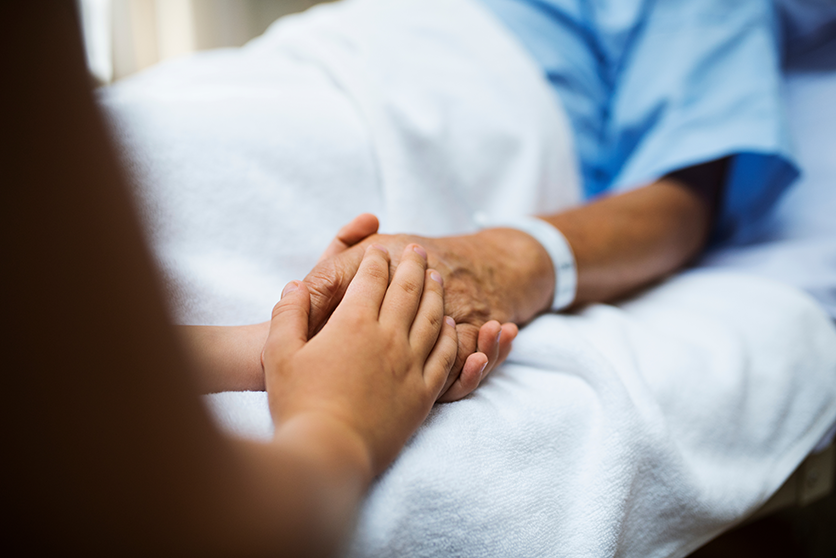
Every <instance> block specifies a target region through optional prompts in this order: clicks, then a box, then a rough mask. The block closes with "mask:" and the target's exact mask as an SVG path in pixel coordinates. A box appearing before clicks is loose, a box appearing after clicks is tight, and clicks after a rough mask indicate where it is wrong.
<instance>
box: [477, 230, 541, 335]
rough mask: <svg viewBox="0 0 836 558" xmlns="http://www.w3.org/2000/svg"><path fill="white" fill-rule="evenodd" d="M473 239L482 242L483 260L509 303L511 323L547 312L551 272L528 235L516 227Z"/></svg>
mask: <svg viewBox="0 0 836 558" xmlns="http://www.w3.org/2000/svg"><path fill="white" fill-rule="evenodd" d="M477 236H478V237H479V238H480V240H481V241H482V242H484V243H485V252H484V254H485V258H489V259H490V260H491V261H492V262H493V263H492V266H493V267H494V268H495V269H494V272H495V273H494V274H493V275H494V277H496V280H497V281H500V282H501V287H502V289H503V291H504V292H503V294H504V296H506V297H508V298H509V299H510V300H511V306H512V312H511V313H512V316H511V320H510V321H513V322H515V323H517V324H524V323H526V322H528V321H530V320H531V319H532V318H534V317H535V316H536V315H537V314H540V313H542V312H545V311H548V310H549V309H550V308H551V306H552V302H553V298H554V289H555V273H554V267H553V265H552V261H551V258H550V256H549V253H548V251H547V250H546V249H545V248H544V247H543V245H542V244H541V243H540V242H539V241H538V240H537V239H535V238H534V237H533V236H532V235H530V234H528V233H526V232H523V231H522V230H520V229H518V228H509V227H494V228H488V229H484V230H482V231H480V232H478V233H477Z"/></svg>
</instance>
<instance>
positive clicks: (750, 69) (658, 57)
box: [599, 0, 798, 242]
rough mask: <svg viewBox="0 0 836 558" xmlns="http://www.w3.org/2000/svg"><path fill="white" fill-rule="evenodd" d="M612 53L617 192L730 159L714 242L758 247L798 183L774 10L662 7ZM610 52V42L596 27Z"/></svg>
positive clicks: (702, 4) (710, 3) (708, 3)
mask: <svg viewBox="0 0 836 558" xmlns="http://www.w3.org/2000/svg"><path fill="white" fill-rule="evenodd" d="M650 7H651V9H648V10H646V11H645V12H644V14H643V17H642V19H641V21H638V22H637V25H636V26H635V27H634V28H633V35H632V37H631V38H630V41H629V45H627V48H626V49H622V51H621V53H617V52H615V51H613V52H611V53H610V54H611V60H612V61H613V62H614V63H615V64H617V65H618V67H617V68H615V69H614V70H613V71H614V74H615V76H616V79H615V81H614V84H615V87H614V89H613V93H612V100H611V106H610V117H609V122H608V131H607V134H606V135H607V137H608V142H607V143H608V144H609V145H608V146H607V153H608V157H607V159H608V160H607V161H606V163H605V165H606V166H607V167H608V170H609V171H610V172H611V173H612V174H611V176H612V177H613V179H612V183H611V187H610V189H611V190H613V191H623V190H626V189H630V188H633V187H636V186H640V185H642V184H646V183H648V182H650V181H653V180H655V179H657V178H660V177H662V176H664V175H665V174H667V173H669V172H672V171H674V170H677V169H680V168H684V167H688V166H691V165H695V164H699V163H703V162H707V161H710V160H713V159H718V158H721V157H725V156H731V157H732V161H731V165H730V167H729V175H728V177H727V182H726V185H725V191H724V194H723V198H722V202H721V207H720V213H719V215H718V219H717V227H716V230H715V231H714V239H715V240H729V239H733V240H734V241H736V242H746V241H747V240H751V238H750V237H751V236H752V235H753V234H755V232H756V231H757V227H755V224H756V222H757V220H758V219H759V218H760V217H762V216H763V215H764V214H765V213H766V212H767V211H768V210H769V208H770V207H771V206H772V205H773V204H774V203H775V201H776V200H777V199H778V197H779V196H780V195H781V193H782V192H783V191H784V190H785V189H786V188H787V186H788V185H789V184H790V183H792V181H793V180H794V179H795V178H796V177H797V175H798V171H797V169H796V166H795V164H794V161H793V156H792V153H791V147H790V140H789V132H788V126H787V122H786V118H785V114H784V108H783V99H782V80H781V70H780V50H779V44H778V34H777V23H776V19H775V14H774V7H773V4H772V2H769V1H766V0H746V1H738V2H728V1H727V0H693V1H684V0H680V1H676V0H660V1H657V2H653V3H652V5H651V6H650ZM599 33H601V44H602V45H603V46H604V48H605V49H606V46H607V44H608V40H609V37H608V36H607V34H606V30H605V29H601V28H599Z"/></svg>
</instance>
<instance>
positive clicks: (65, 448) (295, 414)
mask: <svg viewBox="0 0 836 558" xmlns="http://www.w3.org/2000/svg"><path fill="white" fill-rule="evenodd" d="M0 21H4V22H8V23H9V24H8V25H6V26H5V30H4V33H3V34H2V35H0V56H2V57H3V62H4V64H3V67H4V68H5V69H6V78H7V83H8V86H7V87H5V88H4V89H3V91H2V93H0V95H1V96H2V99H0V101H2V104H0V110H2V125H1V126H0V137H2V145H0V166H2V168H3V171H4V178H3V180H4V182H3V188H2V189H1V191H2V203H0V211H2V218H0V223H2V225H0V226H2V227H3V238H5V239H7V243H8V251H7V253H6V255H5V256H6V266H7V267H6V269H7V272H6V273H5V274H4V275H5V281H6V283H5V285H6V293H7V300H8V303H7V307H6V308H7V313H6V314H5V318H6V320H7V323H8V324H12V325H13V328H12V331H10V332H9V333H8V334H7V336H5V338H4V344H5V346H4V360H5V366H4V370H6V371H7V372H8V373H7V375H6V376H7V378H6V381H7V385H6V389H7V390H8V392H9V393H11V394H13V395H14V396H13V397H9V398H7V399H8V401H7V404H5V405H4V406H3V412H4V423H5V424H6V426H7V432H8V434H7V437H6V452H7V454H8V455H9V459H8V460H7V463H8V468H9V470H8V471H7V479H9V481H11V482H8V486H7V488H6V490H5V494H6V496H5V498H6V500H5V501H6V504H7V505H8V506H10V507H11V508H12V509H14V510H15V512H14V514H13V517H12V519H11V520H10V523H9V524H8V525H7V531H6V532H7V539H9V540H8V541H7V543H6V546H7V547H9V546H10V547H11V548H12V553H13V554H15V555H18V554H32V555H52V554H62V555H64V554H69V555H76V554H79V555H98V554H106V555H114V554H120V553H124V552H125V550H126V549H129V552H130V553H135V554H153V555H167V554H171V555H235V556H242V555H243V556H250V555H262V554H264V555H277V554H279V555H288V556H320V555H327V554H329V553H332V552H333V551H334V550H335V549H336V548H337V546H338V545H339V543H340V541H341V540H342V537H343V535H344V534H345V532H346V531H347V529H348V528H349V527H350V525H351V521H352V517H353V514H354V511H355V509H356V506H357V504H358V502H359V500H360V498H361V497H362V495H363V494H364V492H365V490H366V488H367V487H368V484H369V483H370V482H371V480H372V478H373V476H374V475H376V474H379V473H380V471H381V470H382V469H383V468H384V467H385V466H386V465H387V464H388V463H389V461H390V460H391V459H392V458H393V456H394V454H395V453H396V452H397V450H398V449H399V448H400V445H401V444H402V443H403V441H404V440H405V439H406V438H407V437H408V436H409V434H410V433H411V432H412V430H413V429H414V428H415V427H416V426H417V424H418V423H419V422H420V421H421V420H422V419H423V417H424V416H426V413H427V412H428V411H429V409H430V407H431V405H432V403H433V401H434V400H435V397H436V396H437V394H438V391H439V390H440V389H441V385H442V384H443V383H444V380H445V379H446V372H447V370H449V364H450V363H451V362H452V360H453V358H454V355H455V347H454V346H455V343H456V341H455V339H456V338H455V333H454V328H453V326H452V325H450V323H449V322H447V321H446V320H444V318H443V314H442V313H441V307H442V306H443V301H442V299H441V296H442V295H441V283H440V282H439V281H437V280H435V279H433V278H432V276H431V275H430V272H429V271H426V263H425V261H424V259H423V258H421V257H419V256H418V255H417V253H416V252H414V251H413V252H412V253H411V254H407V256H403V255H402V254H398V256H399V259H400V260H401V261H405V262H406V263H407V264H408V265H407V266H406V267H405V266H400V267H398V271H397V272H396V273H397V274H396V276H395V280H394V281H393V283H392V285H393V287H392V288H391V289H389V290H386V284H387V283H388V275H386V276H384V275H383V274H382V273H381V272H380V271H379V270H378V271H377V272H375V270H374V269H372V266H371V265H366V264H361V269H360V271H359V272H358V274H357V280H356V281H354V282H352V283H351V287H350V290H351V289H354V290H356V291H361V292H362V291H373V292H374V293H376V295H375V296H377V297H378V298H377V299H375V298H374V297H371V296H369V297H366V296H362V294H360V295H358V296H351V292H349V294H347V295H346V302H347V303H349V304H353V305H357V304H366V305H367V310H366V313H365V314H363V316H362V317H360V318H357V315H358V314H357V312H353V311H351V312H343V314H348V315H349V317H348V318H346V319H345V320H343V319H342V318H341V314H340V310H339V308H338V309H337V311H336V312H335V314H334V319H335V324H334V325H333V326H331V325H330V324H329V326H326V328H324V329H323V331H322V332H321V335H320V336H317V339H316V340H314V341H312V342H310V343H309V342H308V341H307V332H306V327H304V325H300V324H301V320H303V319H304V316H305V315H306V313H307V309H308V304H309V300H308V299H307V298H306V295H307V291H306V290H305V289H304V288H297V289H295V290H291V291H289V292H288V294H287V295H286V296H285V298H284V299H283V300H282V301H281V302H280V303H279V304H278V305H277V307H276V310H275V312H274V318H273V321H272V323H271V332H270V334H269V335H270V339H269V340H268V343H267V347H266V349H265V356H264V366H265V370H266V375H267V385H268V389H269V390H270V397H271V411H272V413H273V416H274V419H275V422H276V435H275V439H274V440H273V441H272V442H271V443H266V444H258V443H252V442H243V441H239V440H235V439H231V438H228V437H226V436H223V435H222V434H220V433H219V432H218V431H217V429H216V428H215V426H214V424H213V423H212V421H211V420H210V418H209V416H208V414H207V412H206V410H205V408H204V406H203V405H202V404H201V402H200V401H199V399H198V398H197V397H196V395H195V393H196V391H197V387H196V384H195V382H194V381H193V378H191V377H190V376H189V374H188V372H189V371H190V370H191V369H192V364H191V362H190V361H189V360H188V358H187V357H186V355H185V352H184V350H183V349H182V347H181V344H180V342H179V341H180V338H179V337H178V336H177V335H176V333H175V331H174V328H173V326H171V324H170V322H169V320H168V316H167V313H166V308H165V302H164V300H163V297H162V289H161V288H160V282H159V280H158V279H159V278H158V276H157V272H156V270H155V268H154V266H153V263H152V258H151V257H150V254H149V253H148V250H147V248H146V246H145V244H144V242H143V238H142V234H141V232H140V227H139V224H138V220H137V218H136V216H135V214H134V212H133V210H132V206H131V205H132V204H131V200H130V196H129V194H128V189H127V188H126V187H125V183H124V179H123V177H122V175H121V171H120V169H119V167H118V165H117V163H116V158H115V157H114V154H113V151H112V149H111V146H110V145H109V143H108V141H107V137H106V133H105V129H104V125H103V122H102V118H101V116H100V115H99V114H98V112H97V110H96V107H95V104H94V102H93V97H92V94H91V91H90V87H89V83H88V77H87V75H86V69H85V65H84V59H83V53H82V48H81V39H80V36H79V32H78V25H77V21H76V19H75V3H74V2H72V1H71V0H66V1H57V0H56V1H34V0H33V1H30V2H3V3H0ZM374 250H375V249H371V251H372V252H374ZM372 257H374V258H377V268H380V267H381V265H382V266H383V267H385V268H387V269H388V256H386V255H385V253H384V252H382V251H380V250H377V251H376V253H373V254H372ZM364 261H365V260H364ZM381 261H382V262H385V263H383V264H381ZM364 266H365V267H364ZM402 268H403V269H404V270H405V271H403V272H402V271H401V269H402ZM364 270H366V271H364ZM406 283H408V284H410V285H411V287H409V288H404V284H406ZM419 283H420V285H421V289H418V288H417V287H416V285H418V284H419ZM297 287H298V285H297ZM399 288H400V291H399V290H398V289H399ZM392 292H395V293H398V294H401V293H408V294H409V296H399V297H395V300H394V302H392V303H391V304H389V305H388V306H387V302H390V300H391V299H390V297H389V294H390V293H392ZM381 293H384V294H381ZM375 302H376V303H377V304H378V306H379V319H378V317H377V313H376V312H374V311H373V310H370V309H369V308H372V306H373V304H375ZM372 314H375V317H374V319H372V317H371V316H372ZM294 316H295V317H296V319H293V317H294ZM352 317H353V318H352ZM352 319H354V321H353V322H352V321H351V320H352ZM346 323H348V324H349V325H351V326H352V327H346ZM359 333H364V334H368V335H371V336H372V337H373V338H375V339H378V340H380V339H382V338H385V339H386V340H387V341H388V343H386V344H385V349H383V348H381V349H380V353H377V354H375V353H369V349H368V348H365V349H364V351H365V352H364V351H361V350H360V348H359V347H358V346H357V345H358V343H357V341H356V339H355V337H356V335H357V334H359ZM374 336H376V337H374ZM436 340H437V341H436ZM280 341H281V343H280ZM285 341H288V342H289V344H286V343H285ZM314 342H316V344H317V345H313V343H314ZM317 355H320V356H324V357H329V358H332V359H333V356H334V355H339V356H340V357H341V361H340V363H339V364H340V365H339V366H334V363H333V362H332V361H327V362H326V361H321V360H318V356H317ZM369 361H371V362H369ZM360 363H362V365H361V364H360ZM383 363H396V365H394V366H392V367H391V368H386V369H385V370H383V371H381V370H380V366H381V365H382V364H383ZM302 372H304V374H303V373H302ZM364 373H368V374H371V373H374V374H375V377H374V381H370V380H371V379H370V378H369V377H368V376H363V374H364ZM335 377H336V378H335ZM337 380H339V381H342V382H343V385H344V384H345V383H346V382H350V383H351V385H350V386H346V389H345V390H341V391H340V394H339V396H335V394H334V392H333V390H331V391H329V386H331V385H337V384H335V383H334V382H336V381H337ZM271 386H275V387H276V389H275V390H274V389H273V388H272V387H271ZM274 393H278V395H277V396H276V397H274ZM370 399H372V400H374V402H375V405H372V404H371V400H370ZM380 401H384V402H385V403H386V404H384V405H382V406H381V405H379V404H378V403H379V402H380ZM372 407H373V408H374V409H375V411H374V413H369V412H368V409H369V408H372ZM384 419H385V420H384Z"/></svg>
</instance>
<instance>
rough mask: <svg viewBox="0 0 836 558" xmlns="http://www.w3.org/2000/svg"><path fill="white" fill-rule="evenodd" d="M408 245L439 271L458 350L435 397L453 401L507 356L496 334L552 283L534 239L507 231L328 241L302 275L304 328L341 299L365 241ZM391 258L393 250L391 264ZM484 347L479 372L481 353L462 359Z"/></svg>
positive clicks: (543, 298)
mask: <svg viewBox="0 0 836 558" xmlns="http://www.w3.org/2000/svg"><path fill="white" fill-rule="evenodd" d="M375 228H376V227H375ZM410 243H418V244H420V245H421V246H423V247H425V248H426V250H427V252H428V255H429V258H428V261H429V265H430V266H431V267H432V268H433V269H436V270H438V271H439V273H441V275H442V277H443V279H444V296H445V314H447V315H449V316H451V317H452V318H453V319H454V320H456V323H457V326H456V329H457V333H458V338H459V352H458V355H457V359H456V364H455V366H454V368H453V373H452V374H451V376H450V379H449V380H448V383H447V385H446V386H445V388H444V392H443V395H442V397H441V398H440V399H439V401H454V400H457V399H460V398H461V397H464V396H465V395H467V394H468V393H470V392H471V391H472V390H473V389H475V388H476V386H478V384H479V382H480V381H481V379H483V378H484V376H485V375H486V374H487V373H488V372H490V368H491V367H492V366H495V364H496V363H497V362H501V361H502V360H504V358H505V356H507V352H508V350H510V343H508V344H507V347H502V348H500V343H499V338H500V336H503V338H505V337H508V338H510V339H513V337H514V336H516V332H517V329H516V327H515V326H514V323H517V324H522V323H525V322H527V321H529V320H530V319H531V318H533V317H534V316H535V315H536V314H537V313H539V312H541V311H543V310H545V309H546V308H547V307H548V305H549V301H550V300H551V296H552V292H553V289H554V275H553V271H552V267H551V263H550V260H549V258H548V255H547V254H546V253H545V250H543V248H542V247H541V246H540V245H539V243H537V241H535V240H534V239H532V238H531V237H530V236H528V235H526V234H525V233H521V232H520V231H516V230H512V229H488V230H485V231H482V232H480V233H476V234H473V235H464V236H453V237H442V238H427V237H421V236H417V235H406V234H397V235H385V234H372V235H370V236H367V237H365V238H364V239H363V240H362V241H359V242H358V243H356V244H355V245H353V246H350V247H345V246H340V247H338V248H337V249H334V250H332V249H331V247H329V250H326V253H325V254H324V255H323V258H322V259H321V260H320V262H319V264H318V265H317V266H316V267H315V268H314V269H313V270H312V271H311V272H310V273H309V274H308V276H307V277H306V278H305V283H306V284H307V285H308V288H309V290H310V293H311V320H310V328H311V334H313V333H315V332H316V331H318V330H319V329H320V328H321V327H322V326H323V325H324V323H325V321H326V320H327V319H328V316H330V314H331V312H332V311H333V310H334V308H336V306H337V304H338V303H339V301H340V300H341V299H342V296H343V294H344V293H345V290H346V288H347V286H348V284H349V282H350V281H351V279H352V278H353V277H354V274H355V273H356V271H357V269H358V266H359V264H360V261H361V260H362V257H363V254H364V251H365V248H366V246H368V245H370V244H376V245H382V246H385V247H386V248H388V250H389V253H390V254H395V255H397V254H401V253H402V252H403V248H404V247H405V246H406V245H407V244H410ZM345 244H346V245H350V244H351V242H346V243H345ZM397 263H398V260H397V257H394V256H393V257H392V260H391V265H392V266H393V268H394V266H396V265H397ZM506 322H508V323H506ZM511 322H513V323H511ZM500 323H503V324H505V325H502V326H500ZM486 346H487V347H490V348H491V352H492V353H494V354H493V355H488V357H489V359H490V364H491V366H488V367H487V368H485V369H484V370H483V369H482V367H483V366H482V365H483V364H484V357H482V358H481V360H480V359H475V358H473V359H471V358H470V357H471V356H473V354H474V351H476V350H477V349H478V348H482V347H486ZM503 349H507V350H503ZM503 352H504V354H502V353H503ZM477 354H478V353H477ZM494 357H495V358H494Z"/></svg>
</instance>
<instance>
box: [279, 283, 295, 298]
mask: <svg viewBox="0 0 836 558" xmlns="http://www.w3.org/2000/svg"><path fill="white" fill-rule="evenodd" d="M298 288H299V282H298V281H291V282H290V283H288V284H287V285H285V287H284V290H283V291H282V298H284V295H286V294H287V293H292V292H293V291H295V290H297V289H298Z"/></svg>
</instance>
